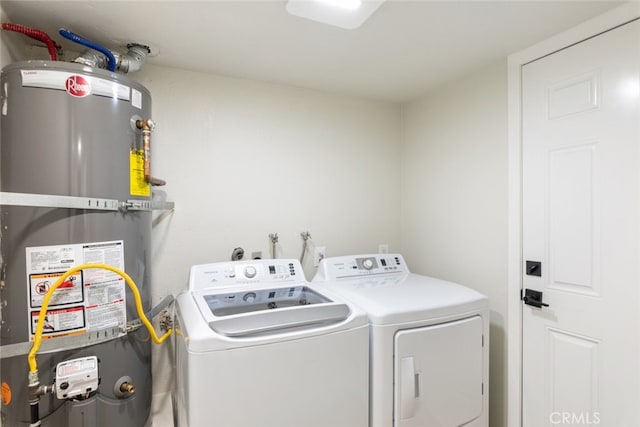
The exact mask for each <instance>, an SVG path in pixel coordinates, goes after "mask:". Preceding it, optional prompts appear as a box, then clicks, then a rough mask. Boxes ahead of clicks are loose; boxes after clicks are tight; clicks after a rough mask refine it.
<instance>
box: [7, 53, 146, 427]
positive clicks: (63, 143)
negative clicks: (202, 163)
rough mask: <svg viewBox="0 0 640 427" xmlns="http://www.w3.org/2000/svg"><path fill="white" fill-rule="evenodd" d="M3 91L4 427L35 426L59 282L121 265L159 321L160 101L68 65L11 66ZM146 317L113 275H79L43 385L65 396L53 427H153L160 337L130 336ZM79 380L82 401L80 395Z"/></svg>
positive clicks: (44, 405)
mask: <svg viewBox="0 0 640 427" xmlns="http://www.w3.org/2000/svg"><path fill="white" fill-rule="evenodd" d="M0 91H1V94H2V98H1V100H0V102H1V105H0V120H1V130H2V132H1V141H0V147H1V150H0V160H1V170H0V176H1V180H0V187H1V190H2V194H3V199H2V202H3V203H2V206H0V221H1V229H0V232H1V256H2V259H1V262H2V269H1V277H0V278H1V280H2V281H1V282H0V307H1V324H0V343H1V345H2V349H1V351H0V354H1V357H2V360H1V362H0V364H1V372H0V375H1V382H2V425H4V426H18V425H23V423H25V422H27V423H28V421H29V416H30V414H29V405H28V403H27V401H28V397H27V373H28V371H29V369H28V367H27V358H26V352H25V348H26V349H27V351H28V348H29V346H30V343H31V342H32V340H33V336H34V328H35V324H36V320H37V318H38V314H39V311H40V308H41V307H42V301H43V296H44V295H45V293H46V291H47V289H49V287H50V286H51V284H52V283H53V282H54V281H55V280H56V278H58V277H60V276H61V275H62V274H63V273H64V272H65V271H66V270H67V269H68V268H69V267H72V266H77V265H80V264H83V263H88V262H96V263H106V264H109V265H113V266H115V267H118V268H120V269H122V270H125V271H126V272H127V273H128V274H129V276H131V278H132V279H133V280H134V281H135V283H136V284H137V285H138V287H139V290H140V294H141V297H142V304H143V307H144V310H145V311H148V310H149V308H150V307H149V304H150V289H149V287H150V271H151V268H150V238H151V211H150V209H149V208H148V207H149V204H150V203H151V202H150V200H151V191H150V185H149V180H148V179H145V166H146V164H145V162H146V160H147V158H146V157H145V148H148V147H145V146H144V137H143V133H144V132H145V130H146V131H147V132H148V131H149V129H148V127H146V126H140V123H149V122H150V118H151V96H150V94H149V91H148V90H147V89H146V88H145V87H143V86H141V85H140V84H138V83H135V82H133V81H131V80H129V79H127V78H125V77H123V76H121V75H117V74H115V73H112V72H108V71H105V70H100V69H94V68H90V67H87V66H83V65H80V64H75V63H63V62H55V61H27V62H18V63H15V64H11V65H9V66H7V67H5V68H4V69H3V70H2V77H1V81H0ZM145 128H146V129H145ZM147 154H148V153H147ZM147 178H148V177H147ZM136 318H137V314H136V310H135V305H134V298H133V296H132V294H131V291H130V290H129V289H128V288H127V286H125V283H124V281H123V280H122V278H120V277H117V275H115V276H114V275H113V274H111V273H109V272H104V271H98V270H88V271H81V272H78V273H77V274H75V275H73V276H71V277H69V278H68V279H67V280H66V281H65V282H64V283H63V284H62V285H61V286H60V287H59V288H58V289H57V290H56V291H55V293H54V294H53V297H52V299H51V302H50V303H49V307H48V309H47V311H46V317H45V323H44V325H45V326H44V329H43V330H44V334H43V338H45V340H44V341H43V349H42V350H41V352H40V354H38V370H39V375H40V381H41V383H43V384H54V385H55V389H56V392H55V393H49V394H46V395H44V396H42V397H41V400H40V417H41V419H42V425H43V426H45V427H46V426H74V427H77V426H92V427H103V426H104V427H107V426H109V427H111V426H131V427H142V426H144V425H145V423H146V422H147V421H148V417H149V412H150V407H151V384H152V381H151V349H150V339H149V334H148V332H147V331H146V330H144V329H138V330H136V331H135V332H128V331H127V324H128V322H130V321H131V320H132V319H136ZM94 368H95V370H94ZM85 372H86V375H85ZM89 377H90V378H89ZM56 378H59V379H58V380H57V381H58V383H57V384H55V382H56ZM60 378H61V379H60ZM70 379H73V380H74V381H76V382H75V383H74V384H79V385H78V387H79V389H78V390H79V393H80V394H79V395H77V394H75V395H73V396H70V395H67V391H68V390H70V388H69V387H70V385H69V381H70ZM84 380H87V381H88V382H86V384H85V383H83V382H82V381H84ZM87 384H91V385H87Z"/></svg>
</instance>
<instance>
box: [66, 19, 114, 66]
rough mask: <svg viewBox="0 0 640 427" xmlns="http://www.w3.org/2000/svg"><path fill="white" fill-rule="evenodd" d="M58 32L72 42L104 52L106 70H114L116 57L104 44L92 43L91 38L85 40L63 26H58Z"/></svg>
mask: <svg viewBox="0 0 640 427" xmlns="http://www.w3.org/2000/svg"><path fill="white" fill-rule="evenodd" d="M59 33H60V35H61V36H62V37H64V38H66V39H69V40H71V41H72V42H75V43H78V44H81V45H83V46H86V47H88V48H91V49H94V50H97V51H98V52H101V53H103V54H105V56H106V57H107V70H109V71H116V57H115V56H113V53H111V51H110V50H109V49H107V48H106V47H104V46H100V45H99V44H97V43H94V42H92V41H91V40H87V39H85V38H83V37H80V36H79V35H77V34H75V33H72V32H71V31H69V30H67V29H65V28H60V31H59Z"/></svg>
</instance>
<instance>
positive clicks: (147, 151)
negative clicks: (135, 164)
mask: <svg viewBox="0 0 640 427" xmlns="http://www.w3.org/2000/svg"><path fill="white" fill-rule="evenodd" d="M136 127H137V128H138V129H140V130H142V148H143V149H144V180H145V181H146V182H147V183H148V184H151V185H153V186H162V185H165V184H166V183H167V182H166V181H165V180H163V179H159V178H154V177H152V176H151V131H152V130H153V129H154V128H155V127H156V124H155V122H154V121H153V120H151V119H146V120H136Z"/></svg>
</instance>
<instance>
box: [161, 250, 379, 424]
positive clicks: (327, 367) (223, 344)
mask: <svg viewBox="0 0 640 427" xmlns="http://www.w3.org/2000/svg"><path fill="white" fill-rule="evenodd" d="M175 330H176V343H175V346H176V388H175V392H174V396H173V397H174V399H173V401H174V411H175V413H176V418H177V420H176V421H177V425H179V426H181V427H185V426H189V427H218V426H219V427H300V426H305V427H328V426H332V427H333V426H335V427H367V426H368V424H369V421H368V414H369V408H368V402H369V400H368V380H369V378H368V375H369V374H368V373H369V363H368V361H369V359H368V354H369V353H368V349H369V334H368V325H367V317H366V314H365V313H364V311H363V310H361V309H359V308H358V307H356V306H354V305H352V304H350V303H347V302H345V301H344V300H343V298H341V297H340V296H338V295H337V294H336V293H334V292H332V291H330V290H329V289H322V290H319V289H318V286H316V285H312V284H310V283H308V282H307V281H306V280H305V278H304V273H303V271H302V268H301V266H300V263H299V262H298V260H284V259H277V260H253V261H236V262H221V263H213V264H204V265H196V266H193V267H192V268H191V272H190V277H189V286H188V289H187V290H185V291H184V292H182V293H181V294H180V295H179V296H178V297H177V298H176V315H175Z"/></svg>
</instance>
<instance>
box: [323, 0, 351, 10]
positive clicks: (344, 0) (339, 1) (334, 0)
mask: <svg viewBox="0 0 640 427" xmlns="http://www.w3.org/2000/svg"><path fill="white" fill-rule="evenodd" d="M315 1H317V2H318V3H320V4H325V5H327V6H331V7H337V8H340V9H345V10H356V9H358V8H360V6H361V5H362V1H361V0H315Z"/></svg>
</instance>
